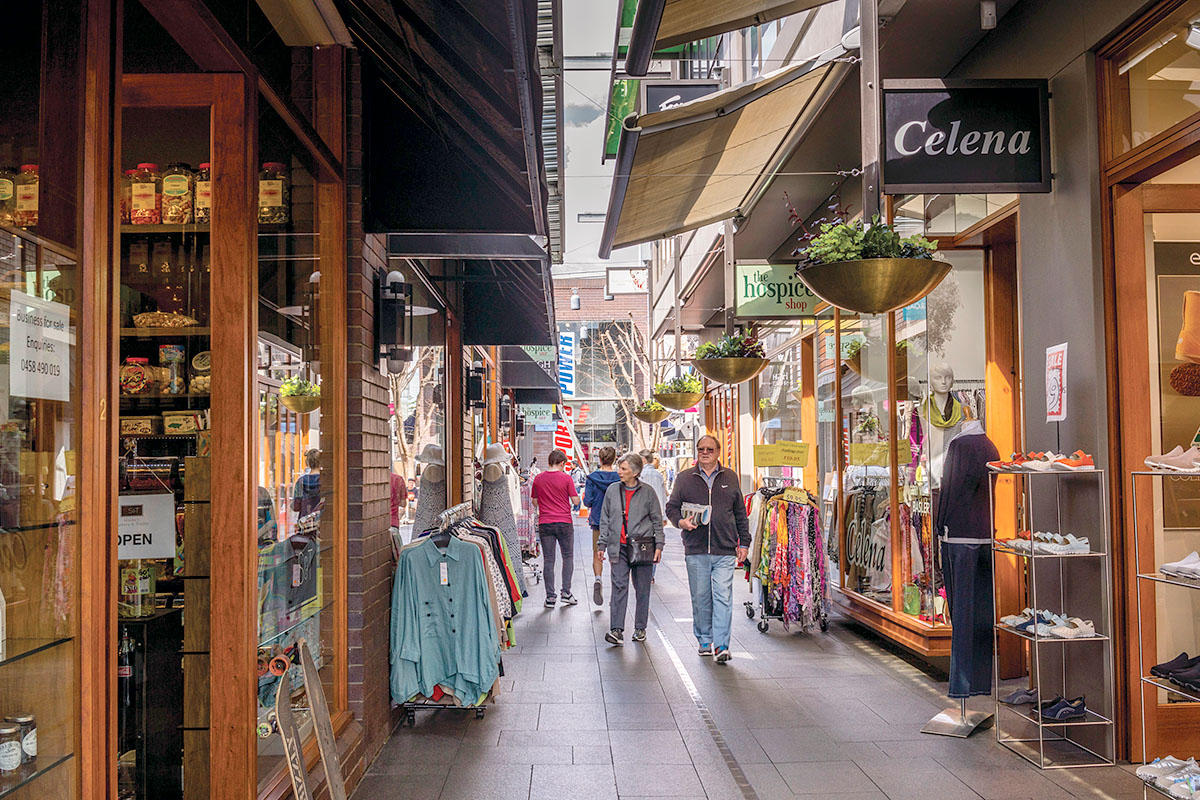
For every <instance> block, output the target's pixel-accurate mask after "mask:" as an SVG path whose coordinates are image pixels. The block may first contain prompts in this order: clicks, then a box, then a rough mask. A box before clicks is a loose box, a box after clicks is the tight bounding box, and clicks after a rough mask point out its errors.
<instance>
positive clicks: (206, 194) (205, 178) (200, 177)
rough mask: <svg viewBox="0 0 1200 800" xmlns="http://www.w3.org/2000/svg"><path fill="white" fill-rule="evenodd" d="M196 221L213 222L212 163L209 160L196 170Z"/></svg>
mask: <svg viewBox="0 0 1200 800" xmlns="http://www.w3.org/2000/svg"><path fill="white" fill-rule="evenodd" d="M196 222H201V223H209V222H212V165H211V164H209V163H208V162H207V161H205V162H204V163H203V164H201V165H200V168H199V169H198V170H197V171H196Z"/></svg>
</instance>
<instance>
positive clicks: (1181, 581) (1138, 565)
mask: <svg viewBox="0 0 1200 800" xmlns="http://www.w3.org/2000/svg"><path fill="white" fill-rule="evenodd" d="M1129 475H1130V480H1131V482H1132V485H1133V491H1132V492H1131V494H1132V495H1133V524H1134V531H1133V570H1134V572H1135V573H1136V575H1137V578H1136V581H1137V587H1138V589H1139V591H1136V592H1134V593H1133V594H1134V597H1135V602H1136V604H1137V624H1138V628H1137V639H1138V664H1143V665H1144V664H1145V663H1146V661H1145V656H1144V654H1143V652H1142V650H1143V648H1142V625H1143V621H1142V593H1141V591H1140V589H1141V587H1142V586H1143V584H1145V585H1148V586H1150V587H1151V588H1152V589H1155V588H1156V587H1158V586H1176V587H1180V588H1183V589H1200V579H1197V580H1190V579H1188V578H1180V577H1174V576H1171V575H1164V574H1162V573H1161V572H1158V571H1157V569H1156V570H1155V571H1153V572H1144V571H1143V570H1142V554H1141V548H1140V547H1139V546H1138V530H1137V521H1138V500H1137V495H1138V493H1137V479H1138V478H1151V479H1153V478H1155V477H1159V478H1176V479H1181V480H1189V479H1191V480H1200V474H1198V473H1187V472H1174V471H1170V470H1132V471H1131V472H1130V473H1129ZM1152 555H1153V554H1152ZM1140 681H1141V683H1142V685H1143V686H1153V687H1155V689H1162V690H1164V691H1167V692H1171V693H1173V694H1177V695H1179V696H1180V697H1183V698H1184V699H1185V700H1186V701H1191V702H1200V691H1196V690H1194V689H1189V688H1187V687H1185V686H1180V685H1178V684H1174V683H1172V682H1171V681H1169V680H1168V679H1166V678H1160V677H1158V676H1156V675H1149V674H1146V675H1142V676H1141V677H1140ZM1156 697H1157V696H1156ZM1156 702H1157V700H1156ZM1141 707H1142V757H1143V758H1144V759H1145V760H1146V763H1149V762H1150V761H1151V760H1152V759H1151V758H1150V757H1149V753H1147V752H1146V703H1145V702H1143V703H1142V704H1141ZM1156 755H1158V754H1156ZM1143 786H1144V787H1145V788H1144V790H1143V792H1142V795H1143V797H1159V796H1161V797H1170V796H1171V795H1170V793H1169V792H1167V791H1166V790H1164V789H1160V788H1158V787H1157V786H1155V785H1154V784H1153V783H1145V784H1143Z"/></svg>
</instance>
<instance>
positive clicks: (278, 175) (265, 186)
mask: <svg viewBox="0 0 1200 800" xmlns="http://www.w3.org/2000/svg"><path fill="white" fill-rule="evenodd" d="M291 205H292V181H291V179H290V178H289V177H288V171H287V164H282V163H280V162H278V161H268V162H266V163H265V164H263V165H262V171H261V172H259V173H258V221H259V222H262V223H280V222H287V221H288V218H289V216H290V209H291Z"/></svg>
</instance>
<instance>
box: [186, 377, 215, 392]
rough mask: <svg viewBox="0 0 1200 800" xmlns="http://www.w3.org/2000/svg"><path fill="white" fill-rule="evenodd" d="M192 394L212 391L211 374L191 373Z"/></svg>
mask: <svg viewBox="0 0 1200 800" xmlns="http://www.w3.org/2000/svg"><path fill="white" fill-rule="evenodd" d="M191 390H192V394H208V393H209V392H211V391H212V376H211V375H193V376H192V382H191Z"/></svg>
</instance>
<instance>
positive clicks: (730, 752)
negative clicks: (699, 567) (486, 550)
mask: <svg viewBox="0 0 1200 800" xmlns="http://www.w3.org/2000/svg"><path fill="white" fill-rule="evenodd" d="M678 542H679V538H678V531H676V530H674V529H670V530H668V534H667V543H668V549H667V551H666V554H665V559H664V563H663V564H662V565H660V566H659V569H658V576H657V582H656V583H655V586H654V592H653V595H652V606H651V620H650V622H651V626H650V630H649V631H648V639H647V641H646V643H645V644H644V645H635V644H633V643H632V642H630V641H629V636H630V635H631V634H632V618H633V608H632V598H631V607H630V609H629V622H628V624H627V626H626V644H625V646H624V647H621V648H615V647H610V646H609V645H608V644H607V643H605V642H604V640H603V636H604V633H605V632H606V631H607V630H608V607H607V598H608V585H607V575H606V577H605V600H606V605H605V607H604V609H603V611H598V610H597V609H596V607H595V606H593V605H591V604H590V596H591V588H592V575H591V566H590V564H591V558H590V554H589V553H588V550H589V548H590V545H591V534H590V532H589V531H588V530H587V529H586V526H585V525H584V524H579V523H577V524H576V548H575V564H576V566H575V578H574V585H573V590H574V592H575V595H576V596H577V597H578V598H579V600H580V602H579V605H577V606H573V607H563V606H562V605H561V604H560V605H559V606H558V607H557V608H555V609H553V610H550V609H545V608H543V607H542V600H543V597H544V595H543V590H542V587H541V585H540V584H538V585H534V586H532V587H531V588H530V597H529V599H528V600H527V601H526V605H525V611H523V612H522V613H521V615H520V616H519V617H518V618H517V623H516V625H517V647H516V648H514V649H512V650H510V651H509V652H507V653H505V655H504V671H505V676H504V678H502V679H501V680H502V688H503V689H504V692H503V694H502V695H501V697H500V698H499V700H498V701H497V703H496V704H495V705H493V706H491V707H490V708H489V709H488V710H487V713H486V716H485V717H484V719H481V720H477V719H475V718H474V715H473V714H468V713H463V712H437V713H433V712H424V713H422V712H418V714H417V722H416V728H415V729H414V730H410V729H409V728H407V727H405V728H398V729H397V730H396V731H395V732H394V733H393V734H392V737H391V739H390V740H389V742H388V743H387V744H386V745H385V746H384V748H383V750H382V752H381V753H380V754H379V756H378V758H377V759H376V760H375V762H374V763H373V764H371V766H370V767H369V768H368V770H367V775H366V776H365V777H364V778H363V781H362V784H361V785H360V787H359V789H358V791H357V792H356V793H355V795H354V800H437V799H438V798H441V800H491V799H492V798H495V799H496V800H524V799H525V798H530V800H543V798H545V799H551V798H552V799H553V800H593V799H595V800H611V799H613V798H621V800H632V799H633V798H642V797H689V798H709V799H710V800H718V799H719V800H741V799H742V798H746V799H748V800H754V798H758V800H776V798H792V797H807V798H825V797H828V798H838V800H882V799H883V798H890V799H891V800H910V798H912V799H913V800H916V799H917V798H920V800H928V799H929V798H932V797H936V798H937V800H959V798H972V799H975V798H987V799H989V800H993V799H994V800H1023V799H1026V798H1027V799H1028V800H1057V799H1059V798H1062V799H1063V800H1070V798H1114V799H1115V800H1134V798H1138V799H1139V800H1140V798H1141V797H1142V787H1141V782H1140V781H1138V780H1137V779H1136V778H1135V777H1134V776H1133V775H1132V774H1131V773H1130V771H1129V769H1128V768H1121V767H1104V768H1089V769H1078V770H1065V771H1064V770H1048V771H1041V770H1037V769H1035V768H1034V767H1032V766H1030V765H1029V764H1028V763H1027V762H1025V761H1024V760H1023V759H1021V758H1020V757H1018V756H1017V755H1015V754H1013V753H1010V752H1008V751H1007V750H1005V749H1004V748H1003V747H1001V746H1000V745H999V744H997V743H996V736H995V732H994V731H991V730H988V731H983V732H980V733H977V734H976V735H975V736H974V737H972V738H971V739H967V740H958V739H949V738H943V737H936V736H929V735H927V734H922V733H921V732H920V730H921V726H922V725H924V724H925V723H926V722H927V721H928V720H929V718H930V717H931V716H933V714H935V713H937V711H939V710H940V709H941V708H942V707H943V705H945V704H946V703H947V701H946V698H945V691H946V684H945V683H940V684H939V683H937V682H936V681H934V680H932V679H930V678H929V677H928V676H927V675H925V674H924V673H923V672H921V671H920V670H918V669H917V668H915V667H913V666H911V665H910V664H909V663H907V662H906V661H905V660H903V659H901V658H899V657H898V656H896V655H893V654H892V653H890V652H888V651H887V650H885V649H883V648H882V647H880V646H879V644H878V643H877V642H876V641H874V640H873V639H870V638H864V637H863V636H862V635H860V632H859V629H857V628H855V627H851V626H848V625H846V624H845V623H844V622H843V621H842V620H840V619H834V620H832V621H831V624H830V630H829V633H828V634H821V633H819V632H817V633H813V634H809V635H803V634H796V633H785V632H784V631H783V630H782V627H781V626H780V624H779V623H778V622H773V623H772V625H771V631H770V633H769V634H767V635H763V634H760V633H759V632H758V631H757V630H756V629H755V623H754V622H751V621H750V620H748V619H747V618H746V615H745V614H744V613H743V610H742V602H743V601H744V600H746V599H748V598H749V590H748V588H747V584H746V583H745V581H744V580H743V579H742V578H741V577H739V578H738V579H737V582H736V584H735V590H734V600H735V608H734V620H733V635H734V641H733V644H732V648H731V649H732V651H733V653H734V658H733V660H732V661H731V662H730V663H729V664H727V665H724V666H720V665H717V664H715V663H714V662H713V661H712V659H702V658H700V657H699V656H697V655H696V649H695V640H694V638H693V637H692V633H691V604H690V601H689V599H688V592H687V573H686V571H685V569H684V565H683V550H682V548H681V547H680V546H679V545H678ZM990 702H991V701H990V699H988V698H978V699H977V700H975V701H972V707H978V708H988V707H989V704H990Z"/></svg>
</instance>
